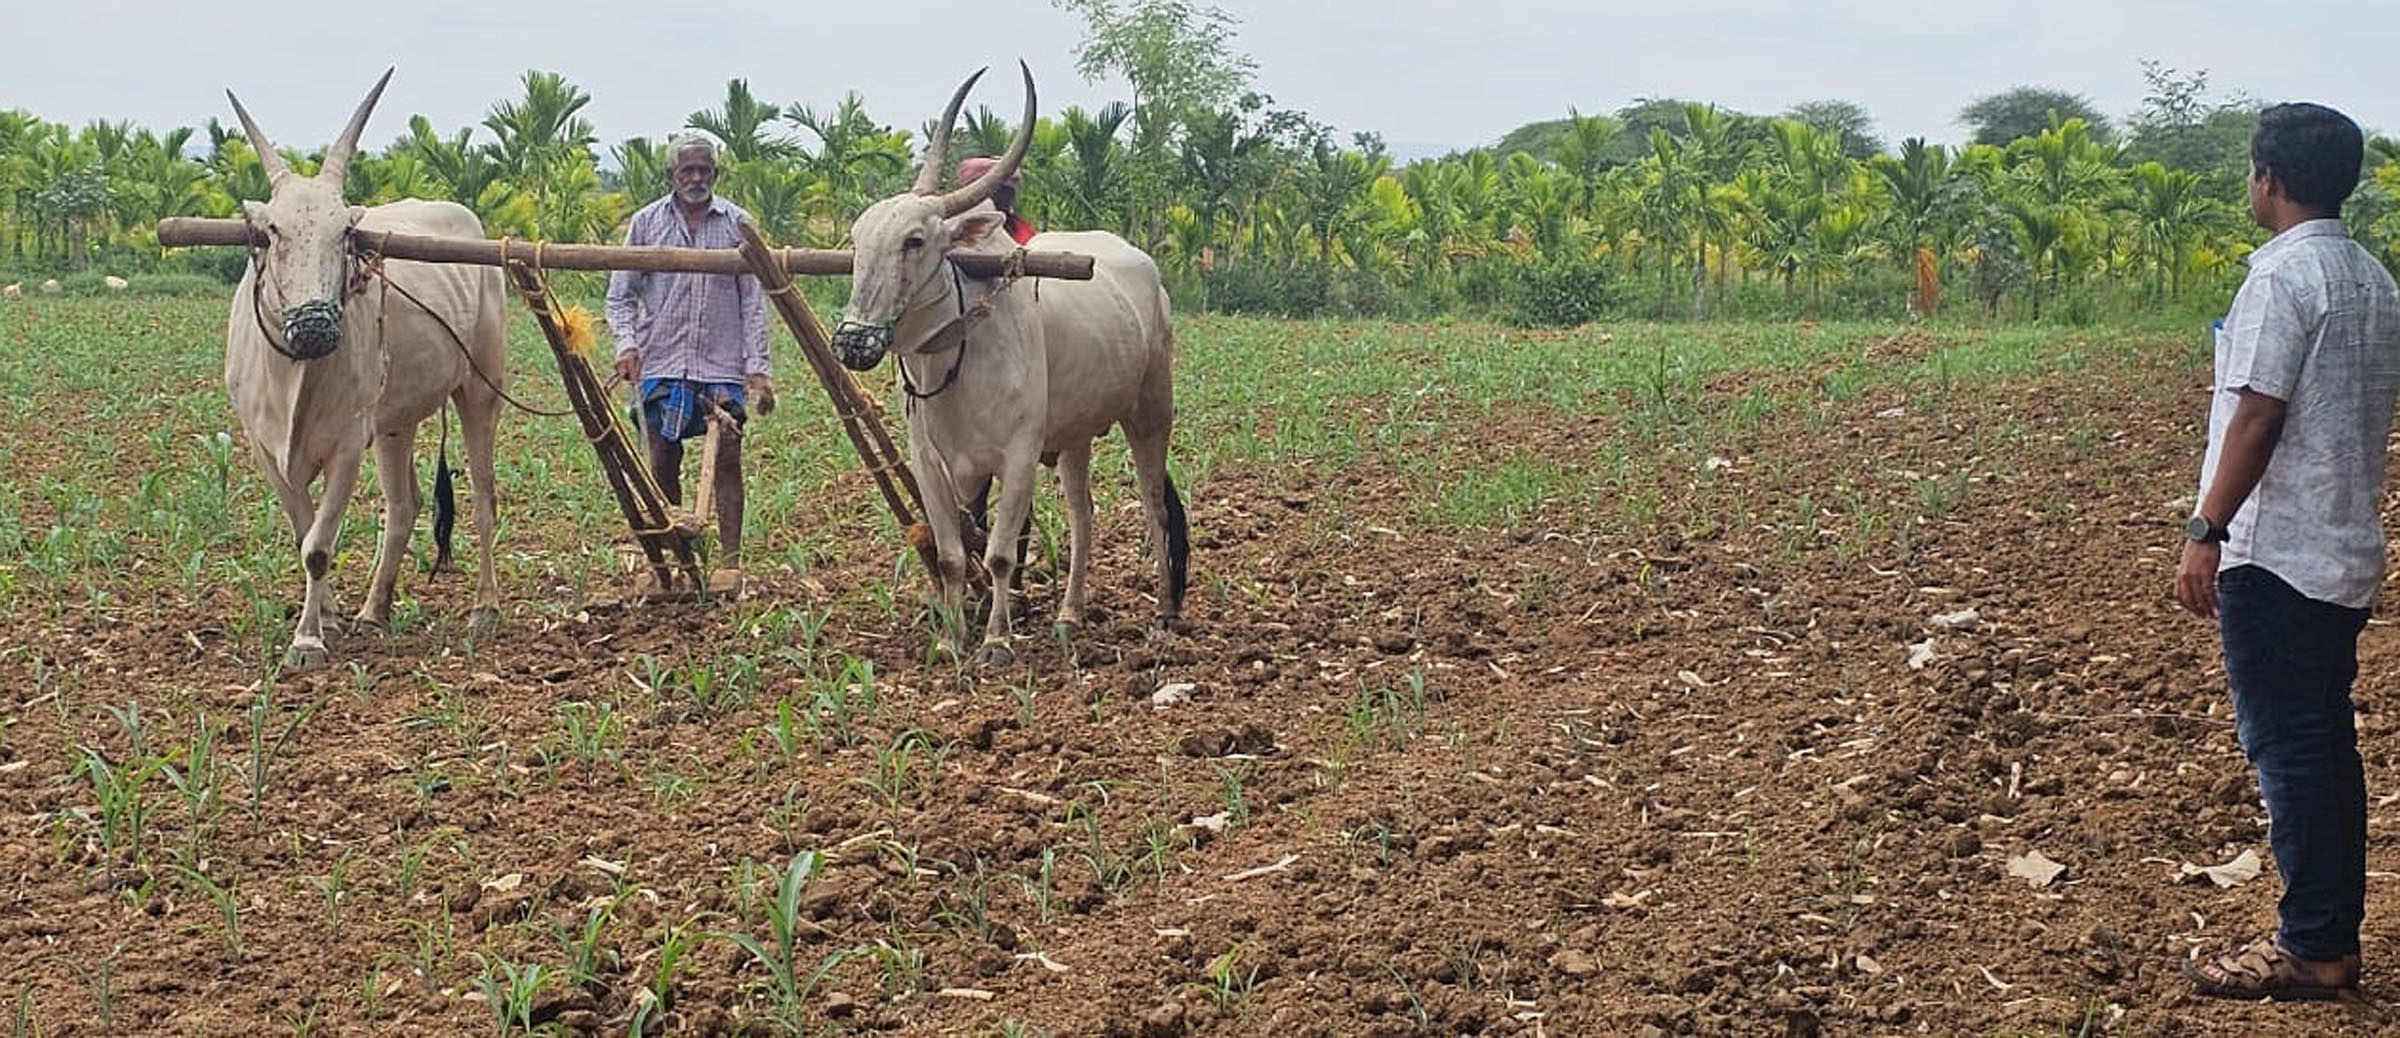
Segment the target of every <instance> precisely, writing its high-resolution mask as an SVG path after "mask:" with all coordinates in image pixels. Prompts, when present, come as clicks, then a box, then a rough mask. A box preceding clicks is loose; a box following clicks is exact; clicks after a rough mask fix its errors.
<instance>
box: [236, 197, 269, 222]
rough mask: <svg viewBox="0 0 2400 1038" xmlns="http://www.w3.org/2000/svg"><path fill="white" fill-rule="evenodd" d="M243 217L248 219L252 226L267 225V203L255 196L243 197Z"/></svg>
mask: <svg viewBox="0 0 2400 1038" xmlns="http://www.w3.org/2000/svg"><path fill="white" fill-rule="evenodd" d="M242 219H243V220H245V221H248V222H249V224H250V226H252V227H260V228H263V227H265V226H266V225H267V203H265V202H261V201H259V200H258V199H255V198H245V199H242Z"/></svg>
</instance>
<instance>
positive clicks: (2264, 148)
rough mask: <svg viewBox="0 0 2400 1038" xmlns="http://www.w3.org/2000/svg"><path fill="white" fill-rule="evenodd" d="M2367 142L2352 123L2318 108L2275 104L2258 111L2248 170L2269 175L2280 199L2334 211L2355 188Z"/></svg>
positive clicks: (2328, 211) (2335, 112) (2304, 104)
mask: <svg viewBox="0 0 2400 1038" xmlns="http://www.w3.org/2000/svg"><path fill="white" fill-rule="evenodd" d="M2366 156H2367V144H2366V137H2365V135H2363V134H2361V133H2359V131H2358V124H2357V123H2354V122H2351V121H2350V117H2349V116H2346V115H2343V114H2342V113H2340V112H2337V111H2334V110H2333V109H2331V108H2327V107H2325V106H2324V105H2319V104H2308V103H2306V102H2297V103H2292V104H2280V105H2276V106H2274V107H2272V108H2269V109H2267V110H2266V111H2263V112H2260V113H2258V129H2257V130H2255V131H2253V132H2252V133H2251V134H2250V168H2251V170H2252V172H2254V173H2265V174H2270V175H2272V176H2273V177H2274V178H2275V182H2276V183H2278V184H2281V185H2283V193H2284V196H2285V197H2287V198H2290V199H2291V200H2292V201H2294V202H2297V203H2299V204H2301V205H2303V206H2306V207H2308V208H2310V209H2313V210H2316V211H2318V212H2323V213H2328V214H2330V213H2336V212H2340V211H2341V208H2342V203H2343V202H2345V201H2348V200H2349V198H2350V192H2352V191H2354V190H2357V188H2358V174H2359V170H2360V169H2361V168H2362V167H2363V166H2364V165H2365V163H2366Z"/></svg>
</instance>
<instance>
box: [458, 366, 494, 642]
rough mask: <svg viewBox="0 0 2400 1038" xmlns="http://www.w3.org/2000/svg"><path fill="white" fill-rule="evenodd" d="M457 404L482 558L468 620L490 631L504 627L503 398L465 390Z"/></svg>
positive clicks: (477, 539)
mask: <svg viewBox="0 0 2400 1038" xmlns="http://www.w3.org/2000/svg"><path fill="white" fill-rule="evenodd" d="M495 377H497V376H495ZM476 384H477V385H479V386H480V385H481V383H480V382H477V383H476ZM457 404H458V428H459V433H460V436H461V438H462V439H464V440H466V443H467V478H468V479H470V480H473V481H474V483H475V487H474V498H475V554H476V557H477V559H478V560H479V561H478V563H477V566H476V572H475V613H474V616H473V617H472V618H471V619H470V620H469V621H468V623H469V626H471V627H472V628H473V629H475V630H478V631H490V630H494V629H496V628H498V627H499V626H500V577H499V574H498V572H497V571H496V570H495V569H494V567H495V566H496V564H497V563H496V560H495V559H494V555H495V554H496V553H495V552H494V550H493V545H494V542H495V540H496V539H497V537H498V536H499V528H500V501H499V498H500V484H499V483H498V482H497V481H496V480H495V479H494V478H493V472H492V450H493V446H494V442H495V441H496V440H497V439H498V433H499V427H500V397H499V394H498V393H497V392H491V393H461V394H459V396H458V399H457Z"/></svg>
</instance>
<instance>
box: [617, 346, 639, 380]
mask: <svg viewBox="0 0 2400 1038" xmlns="http://www.w3.org/2000/svg"><path fill="white" fill-rule="evenodd" d="M641 377H642V351H640V350H626V351H625V352H623V353H619V354H617V378H619V379H622V380H624V381H626V382H638V381H640V380H641Z"/></svg>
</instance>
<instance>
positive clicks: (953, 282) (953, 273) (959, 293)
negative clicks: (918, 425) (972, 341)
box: [900, 260, 989, 400]
mask: <svg viewBox="0 0 2400 1038" xmlns="http://www.w3.org/2000/svg"><path fill="white" fill-rule="evenodd" d="M943 265H945V266H947V267H949V268H950V298H951V299H953V300H955V301H956V302H957V304H958V316H956V317H953V318H951V319H950V320H949V321H948V322H946V323H944V324H943V325H942V326H941V327H939V328H936V329H934V330H933V334H931V335H928V336H926V337H925V341H924V342H920V343H918V344H916V345H915V346H912V347H910V348H909V350H908V351H907V353H904V354H903V355H902V356H901V358H900V360H901V363H900V388H901V389H902V390H903V391H905V392H907V393H908V395H909V397H910V398H911V399H915V400H931V399H933V398H934V397H937V396H940V395H942V391H943V390H945V389H948V388H950V385H951V383H954V382H957V381H958V369H959V368H961V367H964V366H966V363H967V328H966V323H967V278H966V275H964V274H961V273H959V272H958V264H956V263H951V262H949V261H947V260H944V261H943ZM986 302H987V303H988V302H989V300H988V298H987V300H986ZM952 329H956V332H955V333H954V332H953V331H952ZM952 334H955V335H956V336H957V339H958V345H957V346H955V347H953V348H952V349H953V350H954V352H955V355H954V356H952V357H951V358H950V373H949V374H947V375H944V376H942V384H941V385H938V386H935V387H933V389H932V390H930V391H926V392H919V391H918V389H917V382H916V380H915V379H913V378H910V377H909V374H908V363H907V360H908V356H909V355H913V354H916V353H917V352H919V351H921V350H923V349H925V347H927V346H929V345H931V344H932V343H933V342H934V341H935V340H937V339H940V338H942V337H944V336H948V335H952Z"/></svg>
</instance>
